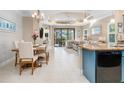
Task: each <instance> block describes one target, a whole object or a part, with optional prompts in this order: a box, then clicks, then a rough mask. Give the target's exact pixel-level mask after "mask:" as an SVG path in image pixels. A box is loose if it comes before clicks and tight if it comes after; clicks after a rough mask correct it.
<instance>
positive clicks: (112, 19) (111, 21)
mask: <svg viewBox="0 0 124 93" xmlns="http://www.w3.org/2000/svg"><path fill="white" fill-rule="evenodd" d="M110 23H115V19H114V11H112V18H111V20H110Z"/></svg>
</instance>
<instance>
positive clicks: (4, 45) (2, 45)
mask: <svg viewBox="0 0 124 93" xmlns="http://www.w3.org/2000/svg"><path fill="white" fill-rule="evenodd" d="M20 14H21V13H20V11H14V10H0V17H2V18H5V19H7V20H9V21H11V22H14V23H16V31H15V32H4V31H1V30H0V63H1V62H6V61H7V60H9V59H11V58H12V57H13V56H14V53H12V52H11V49H12V48H13V47H14V46H13V41H15V40H21V39H22V17H21V15H20Z"/></svg>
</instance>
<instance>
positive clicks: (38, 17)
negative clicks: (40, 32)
mask: <svg viewBox="0 0 124 93" xmlns="http://www.w3.org/2000/svg"><path fill="white" fill-rule="evenodd" d="M32 17H33V18H34V19H36V20H38V21H40V20H43V19H44V14H43V13H42V14H41V13H40V10H37V11H35V12H34V13H33V14H32Z"/></svg>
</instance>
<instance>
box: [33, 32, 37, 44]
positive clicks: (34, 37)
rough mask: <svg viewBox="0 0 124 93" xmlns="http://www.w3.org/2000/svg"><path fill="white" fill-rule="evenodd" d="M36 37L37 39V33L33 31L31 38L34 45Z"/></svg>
mask: <svg viewBox="0 0 124 93" xmlns="http://www.w3.org/2000/svg"><path fill="white" fill-rule="evenodd" d="M37 37H38V32H37V31H33V32H32V38H33V40H34V45H35V44H36V39H37Z"/></svg>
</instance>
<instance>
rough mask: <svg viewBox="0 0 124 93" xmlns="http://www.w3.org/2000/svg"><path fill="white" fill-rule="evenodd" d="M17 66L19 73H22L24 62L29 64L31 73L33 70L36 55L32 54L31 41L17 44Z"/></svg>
mask: <svg viewBox="0 0 124 93" xmlns="http://www.w3.org/2000/svg"><path fill="white" fill-rule="evenodd" d="M18 45H19V66H20V75H21V73H22V70H23V67H24V65H26V64H31V68H32V75H33V72H34V64H35V62H36V61H37V59H38V56H37V55H35V56H34V52H33V44H32V42H20V43H19V44H18Z"/></svg>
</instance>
